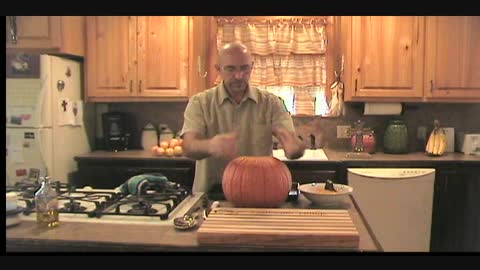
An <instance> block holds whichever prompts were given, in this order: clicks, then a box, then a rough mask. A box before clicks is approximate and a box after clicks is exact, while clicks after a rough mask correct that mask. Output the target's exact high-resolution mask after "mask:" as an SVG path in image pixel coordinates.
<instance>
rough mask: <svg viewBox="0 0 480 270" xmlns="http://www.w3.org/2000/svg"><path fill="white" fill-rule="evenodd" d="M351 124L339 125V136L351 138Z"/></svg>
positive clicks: (339, 137) (340, 137)
mask: <svg viewBox="0 0 480 270" xmlns="http://www.w3.org/2000/svg"><path fill="white" fill-rule="evenodd" d="M351 128H352V127H351V126H337V138H338V139H349V138H350V137H351V134H350V133H351V132H350V131H351Z"/></svg>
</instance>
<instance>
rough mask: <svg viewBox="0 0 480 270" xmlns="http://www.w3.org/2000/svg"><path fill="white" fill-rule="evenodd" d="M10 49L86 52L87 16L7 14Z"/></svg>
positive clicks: (81, 53)
mask: <svg viewBox="0 0 480 270" xmlns="http://www.w3.org/2000/svg"><path fill="white" fill-rule="evenodd" d="M5 19H6V48H7V50H20V51H25V50H35V51H38V52H41V53H58V54H67V55H74V56H81V57H83V56H84V55H85V16H6V17H5Z"/></svg>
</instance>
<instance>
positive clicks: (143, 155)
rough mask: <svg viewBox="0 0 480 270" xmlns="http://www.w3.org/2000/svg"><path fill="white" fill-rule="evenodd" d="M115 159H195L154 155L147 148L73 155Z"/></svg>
mask: <svg viewBox="0 0 480 270" xmlns="http://www.w3.org/2000/svg"><path fill="white" fill-rule="evenodd" d="M92 158H94V159H109V160H110V159H116V160H158V161H166V162H168V161H171V162H192V163H194V162H195V160H193V159H190V158H187V157H184V156H180V157H177V156H174V157H167V156H156V155H154V154H153V153H152V152H151V151H147V150H127V151H119V152H112V151H104V150H98V151H92V152H90V153H85V154H82V155H78V156H75V160H77V161H78V160H86V159H92Z"/></svg>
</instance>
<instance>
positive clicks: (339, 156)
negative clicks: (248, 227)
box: [75, 148, 480, 163]
mask: <svg viewBox="0 0 480 270" xmlns="http://www.w3.org/2000/svg"><path fill="white" fill-rule="evenodd" d="M323 150H324V152H325V154H326V156H327V157H328V160H315V161H295V160H287V161H286V162H315V163H338V162H342V163H358V162H365V161H401V162H406V161H415V162H416V161H420V162H440V163H443V162H480V156H475V155H465V154H463V153H445V154H444V155H443V156H440V157H433V156H428V155H426V154H425V153H424V152H412V153H408V154H398V155H394V154H385V153H382V152H377V153H374V154H371V155H370V158H364V159H353V158H347V157H346V156H347V153H348V151H338V150H334V149H329V148H325V149H323ZM86 159H109V160H111V159H115V160H158V161H161V162H169V161H171V162H192V163H194V162H195V160H193V159H190V158H187V157H183V156H182V157H160V156H155V155H153V154H152V153H151V152H150V151H146V150H128V151H120V152H111V151H93V152H90V153H86V154H83V155H78V156H76V157H75V160H77V161H78V160H86Z"/></svg>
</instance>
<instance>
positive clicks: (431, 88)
mask: <svg viewBox="0 0 480 270" xmlns="http://www.w3.org/2000/svg"><path fill="white" fill-rule="evenodd" d="M430 92H433V80H430Z"/></svg>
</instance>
